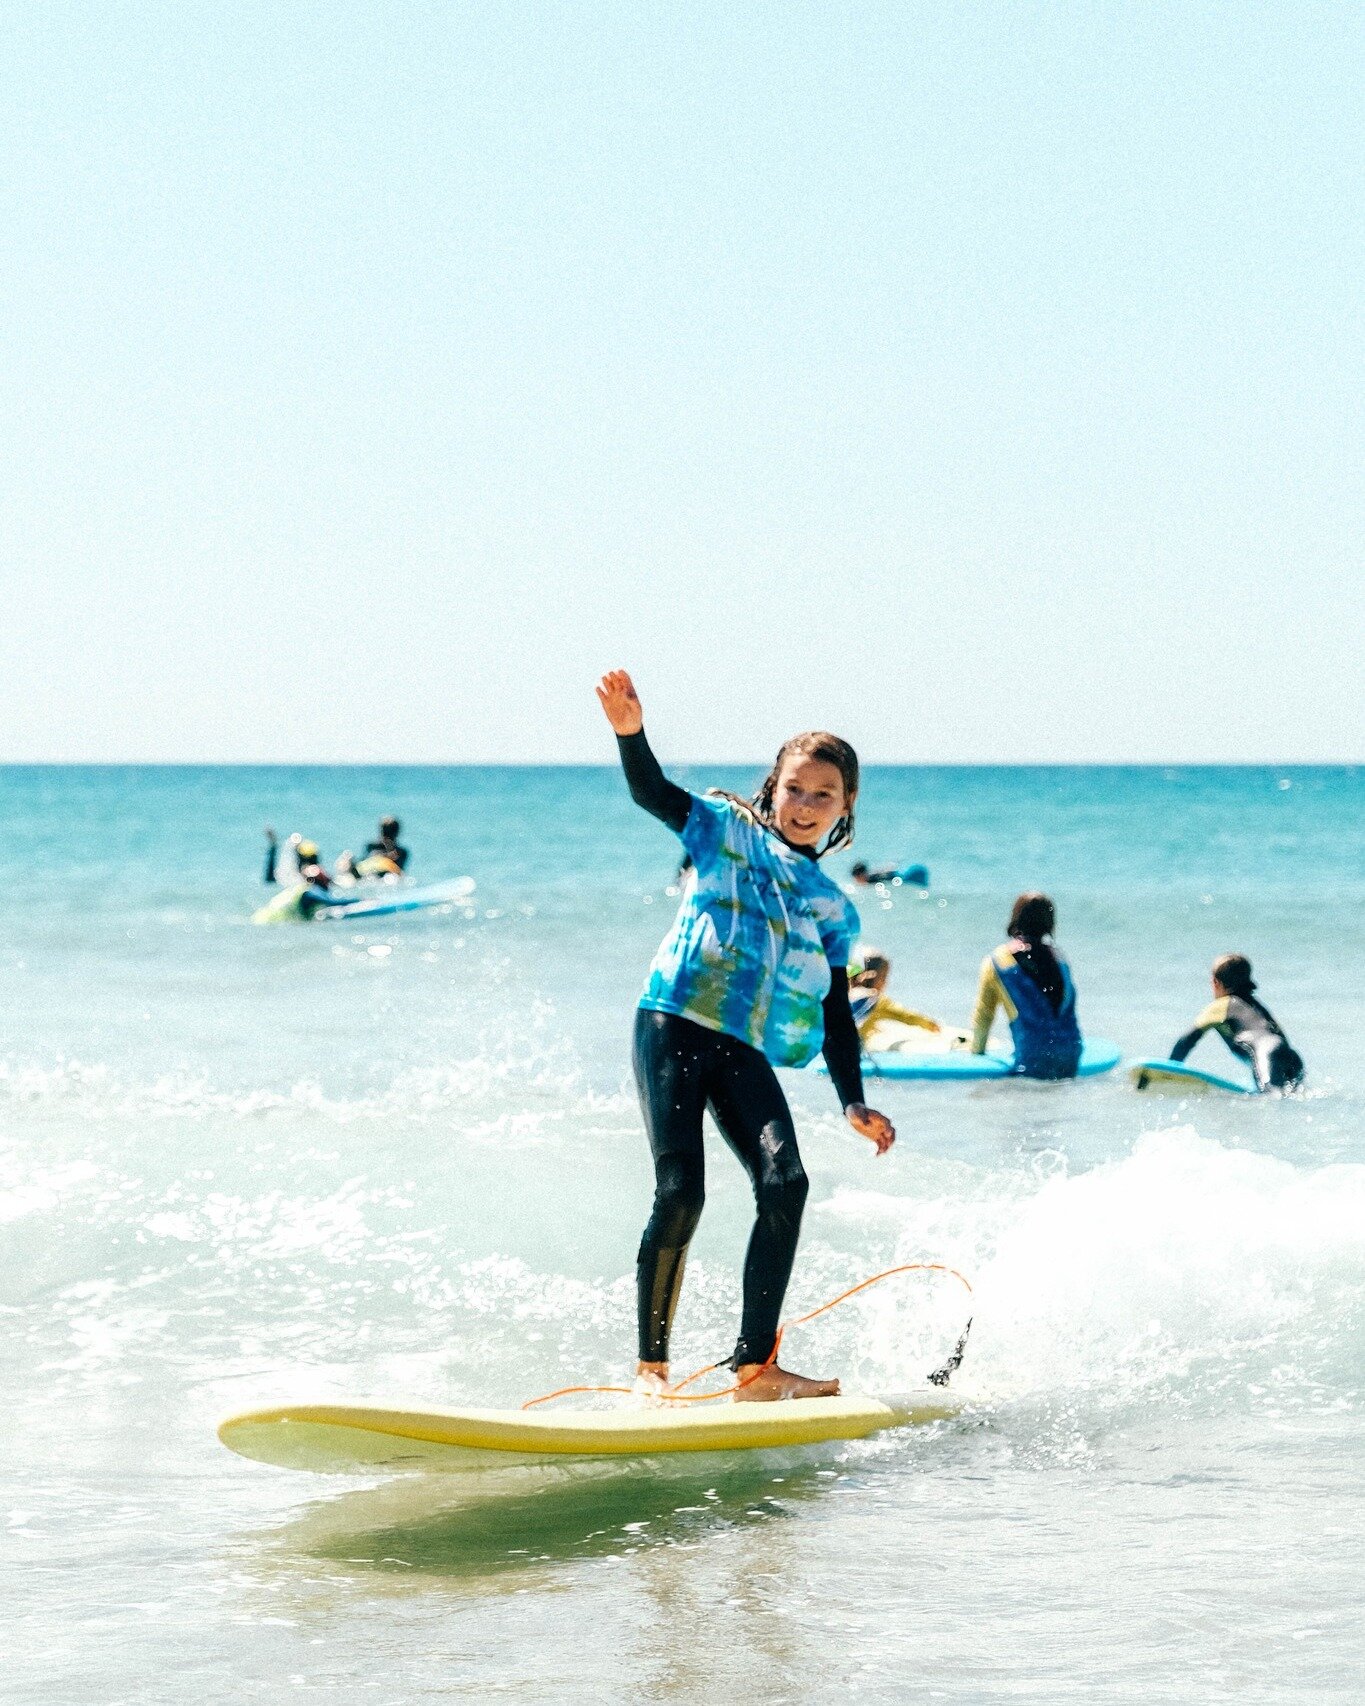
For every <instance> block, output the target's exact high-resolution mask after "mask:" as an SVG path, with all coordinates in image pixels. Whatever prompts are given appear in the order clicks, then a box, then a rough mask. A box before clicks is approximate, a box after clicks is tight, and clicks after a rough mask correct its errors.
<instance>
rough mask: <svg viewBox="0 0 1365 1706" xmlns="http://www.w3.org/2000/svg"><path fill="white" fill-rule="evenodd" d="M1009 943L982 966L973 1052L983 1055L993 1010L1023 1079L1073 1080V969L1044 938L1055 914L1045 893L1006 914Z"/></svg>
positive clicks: (1077, 1055) (1076, 1044)
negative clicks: (1003, 1021)
mask: <svg viewBox="0 0 1365 1706" xmlns="http://www.w3.org/2000/svg"><path fill="white" fill-rule="evenodd" d="M1008 928H1009V938H1010V939H1009V941H1008V942H1006V943H1005V945H1004V946H1003V947H1001V948H997V949H996V950H995V952H994V953H993V954H987V956H986V958H985V959H984V960H983V961H982V963H981V982H980V985H979V987H978V989H977V994H976V1011H975V1012H974V1013H973V1015H972V1053H973V1054H984V1053H985V1052H986V1044H987V1043H988V1042H989V1040H990V1034H991V1024H992V1022H993V1020H994V1018H995V1013H996V1009H997V1008H999V1007H1003V1008H1004V1010H1005V1017H1006V1018H1007V1019H1008V1020H1009V1026H1010V1035H1011V1037H1012V1038H1013V1039H1014V1070H1015V1071H1016V1072H1018V1073H1020V1074H1022V1075H1023V1076H1024V1077H1026V1078H1074V1077H1075V1076H1076V1068H1077V1067H1078V1066H1079V1065H1080V1062H1081V1030H1080V1026H1079V1024H1078V1023H1077V1021H1076V988H1075V985H1074V984H1073V983H1072V981H1071V967H1070V966H1069V965H1068V964H1067V963H1066V961H1065V959H1063V957H1062V955H1061V954H1059V953H1058V952H1057V950H1056V948H1054V947H1053V945H1052V943H1051V942H1050V941H1049V940H1048V938H1049V937H1050V936H1051V935H1052V932H1053V931H1054V930H1055V929H1056V928H1057V912H1056V908H1055V907H1054V906H1053V904H1052V902H1051V901H1050V900H1049V899H1048V897H1047V896H1046V895H1045V894H1021V895H1020V896H1019V898H1018V899H1017V900H1016V901H1015V903H1014V910H1013V911H1012V912H1011V913H1010V921H1009V926H1008Z"/></svg>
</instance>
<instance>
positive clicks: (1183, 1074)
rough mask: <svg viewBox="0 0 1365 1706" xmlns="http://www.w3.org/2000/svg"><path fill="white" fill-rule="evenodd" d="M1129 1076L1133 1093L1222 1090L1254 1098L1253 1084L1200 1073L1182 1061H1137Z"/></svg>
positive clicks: (1254, 1089)
mask: <svg viewBox="0 0 1365 1706" xmlns="http://www.w3.org/2000/svg"><path fill="white" fill-rule="evenodd" d="M1131 1077H1132V1080H1133V1088H1134V1089H1135V1090H1183V1091H1190V1090H1226V1091H1227V1092H1228V1093H1229V1094H1230V1095H1233V1096H1255V1095H1257V1094H1258V1093H1259V1092H1258V1091H1257V1089H1256V1086H1255V1085H1254V1084H1248V1083H1246V1082H1245V1081H1243V1082H1241V1083H1239V1082H1238V1081H1237V1080H1236V1079H1235V1078H1220V1077H1219V1076H1218V1074H1217V1073H1216V1072H1201V1071H1200V1069H1199V1068H1198V1067H1197V1066H1189V1065H1187V1064H1186V1063H1185V1062H1184V1061H1183V1060H1140V1061H1138V1063H1137V1065H1136V1066H1134V1067H1133V1069H1132V1073H1131Z"/></svg>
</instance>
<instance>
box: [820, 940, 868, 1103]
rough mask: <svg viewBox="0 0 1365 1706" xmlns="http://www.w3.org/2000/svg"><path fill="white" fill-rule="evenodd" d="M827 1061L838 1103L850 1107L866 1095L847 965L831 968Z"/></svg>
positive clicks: (826, 1000) (826, 1047)
mask: <svg viewBox="0 0 1365 1706" xmlns="http://www.w3.org/2000/svg"><path fill="white" fill-rule="evenodd" d="M824 1012H825V1047H824V1055H825V1065H826V1066H827V1067H828V1068H829V1076H830V1080H831V1082H832V1083H833V1085H834V1088H835V1090H836V1092H837V1093H838V1096H839V1105H840V1107H842V1108H847V1107H848V1106H849V1105H850V1104H851V1103H853V1102H861V1101H862V1099H863V1067H862V1055H863V1051H862V1045H861V1043H860V1042H859V1041H858V1027H857V1025H856V1023H855V1022H854V1018H853V1009H852V1007H850V1005H849V1001H848V967H847V966H832V967H831V968H830V986H829V994H828V995H827V996H826V997H825V1001H824Z"/></svg>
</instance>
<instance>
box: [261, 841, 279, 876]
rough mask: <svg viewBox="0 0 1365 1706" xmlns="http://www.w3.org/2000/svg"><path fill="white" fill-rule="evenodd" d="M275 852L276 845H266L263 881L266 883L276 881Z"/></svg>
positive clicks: (267, 843)
mask: <svg viewBox="0 0 1365 1706" xmlns="http://www.w3.org/2000/svg"><path fill="white" fill-rule="evenodd" d="M275 852H276V848H275V843H274V842H273V841H267V842H266V844H265V876H264V878H263V879H262V881H264V882H266V883H273V882H274V881H275Z"/></svg>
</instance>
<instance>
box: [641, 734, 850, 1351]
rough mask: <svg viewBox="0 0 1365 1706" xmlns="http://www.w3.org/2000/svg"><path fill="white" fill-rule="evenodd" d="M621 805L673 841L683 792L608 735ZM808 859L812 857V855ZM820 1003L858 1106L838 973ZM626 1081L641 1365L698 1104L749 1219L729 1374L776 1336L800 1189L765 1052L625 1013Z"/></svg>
mask: <svg viewBox="0 0 1365 1706" xmlns="http://www.w3.org/2000/svg"><path fill="white" fill-rule="evenodd" d="M617 744H618V746H619V747H620V752H621V764H622V767H623V769H624V770H625V773H626V781H627V783H628V784H629V786H630V793H631V798H632V799H633V800H634V801H635V803H636V804H637V805H639V806H643V807H644V809H645V810H646V811H647V812H651V813H652V814H653V815H654V816H655V817H657V818H658V819H659V820H660V822H661V823H665V824H667V825H668V827H669V828H670V829H671V830H673V832H674V833H675V834H681V833H682V830H683V827H684V825H685V824H686V823H687V819H688V815H689V813H690V812H691V809H692V796H691V795H690V794H689V793H688V792H687V790H686V789H684V788H680V787H678V785H677V784H676V783H675V782H670V781H669V780H668V779H667V777H666V776H665V775H664V773H663V771H662V770H661V769H660V768H659V763H658V760H657V759H656V758H655V757H654V754H653V753H652V752H651V751H650V749H649V743H648V742H647V741H646V739H645V737H644V734H643V733H641V734H637V735H623V736H618V737H617ZM811 857H812V858H813V857H814V855H813V854H812V855H811ZM830 977H831V982H830V991H829V994H828V995H827V996H826V997H825V1000H824V1009H823V1010H824V1023H825V1039H824V1051H823V1052H824V1057H825V1062H826V1064H827V1065H828V1067H829V1071H830V1077H831V1079H832V1080H833V1083H834V1087H835V1089H836V1091H837V1092H838V1095H839V1099H840V1102H841V1104H842V1105H843V1106H844V1107H845V1108H847V1107H848V1106H849V1105H850V1104H851V1103H854V1102H861V1101H862V1099H863V1080H862V1069H861V1066H860V1064H859V1043H858V1028H857V1026H856V1025H855V1024H854V1022H853V1012H852V1009H851V1008H850V1007H849V1004H848V971H847V968H846V967H843V966H834V967H831V971H830ZM634 1066H635V1082H636V1085H637V1087H638V1089H639V1093H640V1108H641V1111H642V1113H643V1114H644V1121H645V1130H646V1132H647V1133H648V1134H649V1146H650V1149H651V1150H652V1152H653V1155H654V1180H655V1187H654V1212H653V1213H652V1214H651V1215H650V1217H649V1224H648V1225H647V1226H646V1227H645V1233H644V1237H643V1239H642V1240H641V1242H640V1253H639V1256H638V1258H637V1277H638V1284H639V1323H640V1360H641V1362H666V1361H667V1360H668V1339H669V1330H670V1328H671V1327H672V1324H673V1313H674V1310H675V1309H676V1307H677V1302H678V1293H679V1290H680V1289H681V1286H682V1277H683V1267H684V1264H685V1263H686V1261H687V1247H688V1245H689V1243H690V1242H691V1240H692V1234H693V1233H694V1232H695V1231H696V1227H697V1221H698V1219H699V1218H700V1216H701V1210H702V1202H703V1200H704V1196H705V1191H704V1174H705V1161H704V1150H703V1144H702V1114H703V1113H704V1112H705V1110H706V1109H707V1108H709V1109H710V1110H711V1117H712V1118H713V1119H714V1120H715V1122H716V1124H717V1125H718V1126H719V1127H720V1132H721V1135H722V1137H724V1139H725V1141H726V1143H728V1144H729V1146H730V1148H731V1149H732V1150H733V1151H734V1154H735V1156H736V1157H737V1158H738V1160H739V1162H740V1164H741V1166H742V1167H743V1168H744V1170H745V1172H747V1173H748V1175H749V1182H750V1184H751V1185H752V1186H753V1191H754V1201H755V1204H756V1206H757V1210H758V1214H757V1218H756V1219H755V1221H754V1229H753V1232H752V1234H751V1235H750V1238H749V1249H748V1254H747V1255H746V1256H745V1259H744V1309H743V1316H742V1319H741V1322H740V1331H739V1341H738V1343H737V1344H736V1346H735V1351H734V1357H733V1359H732V1366H733V1367H735V1368H738V1367H740V1366H741V1365H742V1364H744V1363H758V1362H763V1361H764V1360H765V1359H766V1358H767V1357H768V1355H769V1354H770V1353H771V1351H772V1348H773V1344H774V1342H775V1340H776V1337H777V1327H778V1321H779V1318H780V1316H781V1313H782V1300H783V1297H784V1296H785V1295H786V1290H787V1280H788V1278H789V1277H790V1275H791V1269H792V1262H793V1260H794V1259H795V1256H796V1242H797V1238H798V1236H799V1235H800V1231H801V1211H802V1209H803V1207H804V1206H805V1201H806V1192H807V1189H808V1183H807V1179H806V1172H805V1168H804V1167H803V1166H802V1165H801V1154H800V1151H799V1150H798V1148H797V1144H796V1128H795V1126H794V1125H793V1124H792V1117H791V1111H790V1109H789V1108H788V1107H787V1098H786V1096H785V1095H784V1094H783V1093H782V1086H781V1085H780V1084H779V1083H778V1081H777V1074H776V1073H775V1072H774V1071H773V1068H772V1066H771V1064H770V1063H769V1061H768V1060H767V1058H766V1056H764V1055H763V1054H762V1053H761V1052H760V1051H759V1050H758V1049H756V1048H752V1047H750V1045H749V1044H748V1043H744V1042H741V1041H740V1040H739V1039H738V1038H737V1037H732V1036H728V1035H726V1034H725V1033H724V1032H721V1031H712V1030H709V1029H707V1027H706V1026H704V1025H698V1024H695V1023H694V1022H693V1021H692V1020H691V1019H685V1018H683V1017H682V1016H681V1015H679V1014H675V1013H658V1012H654V1011H652V1010H650V1009H646V1008H641V1009H640V1010H639V1011H638V1012H637V1013H636V1015H635V1047H634Z"/></svg>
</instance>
